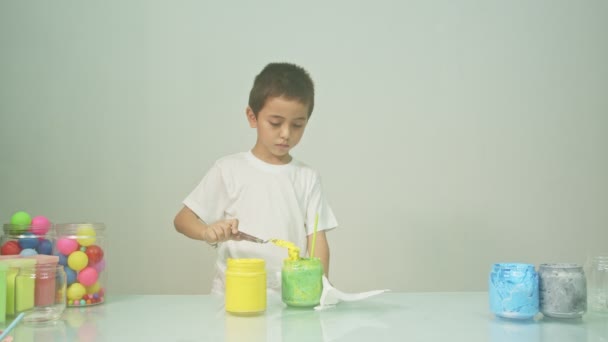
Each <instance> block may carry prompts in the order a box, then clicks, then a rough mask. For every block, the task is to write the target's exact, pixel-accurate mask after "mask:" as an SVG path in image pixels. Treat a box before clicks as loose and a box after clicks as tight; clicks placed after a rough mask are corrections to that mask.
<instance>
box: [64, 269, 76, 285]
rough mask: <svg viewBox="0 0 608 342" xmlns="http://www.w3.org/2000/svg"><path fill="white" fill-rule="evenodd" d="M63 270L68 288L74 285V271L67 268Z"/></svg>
mask: <svg viewBox="0 0 608 342" xmlns="http://www.w3.org/2000/svg"><path fill="white" fill-rule="evenodd" d="M63 269H64V271H65V276H66V280H67V283H68V286H70V285H72V284H74V283H75V282H76V271H74V270H73V269H71V268H69V267H67V266H64V267H63Z"/></svg>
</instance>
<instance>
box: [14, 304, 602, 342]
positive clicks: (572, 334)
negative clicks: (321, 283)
mask: <svg viewBox="0 0 608 342" xmlns="http://www.w3.org/2000/svg"><path fill="white" fill-rule="evenodd" d="M488 306H489V305H488V295H487V293H485V292H462V293H392V292H389V293H385V294H382V295H379V296H377V297H372V298H368V299H366V300H363V301H359V302H350V303H345V302H343V303H339V304H338V305H337V306H336V307H335V308H332V309H327V310H323V311H314V310H312V309H293V308H288V307H285V306H284V305H283V304H282V303H281V301H280V298H277V297H269V299H268V308H267V310H266V312H265V313H264V314H261V315H259V316H255V317H238V316H233V315H231V314H227V313H225V311H224V308H223V302H222V298H221V297H216V296H210V295H129V296H110V297H109V299H108V301H107V302H106V303H104V304H101V305H97V306H91V307H87V308H67V309H66V311H65V312H64V314H63V316H62V320H60V321H57V322H55V323H53V324H47V325H44V326H32V325H28V324H24V323H21V324H19V325H18V326H17V327H16V328H15V330H13V332H12V334H11V335H13V337H14V338H15V341H16V342H27V341H238V342H243V341H349V342H352V341H467V342H474V341H484V342H487V341H491V342H499V341H519V342H522V341H551V342H560V341H576V342H579V341H580V342H583V341H594V342H596V341H597V342H600V341H603V342H606V341H608V315H602V314H598V313H587V314H586V315H585V316H583V318H582V319H576V320H556V319H548V318H542V317H539V318H538V319H536V320H532V321H512V320H505V319H499V318H496V317H494V316H493V315H492V314H490V312H489V308H488ZM8 323H10V322H7V324H8Z"/></svg>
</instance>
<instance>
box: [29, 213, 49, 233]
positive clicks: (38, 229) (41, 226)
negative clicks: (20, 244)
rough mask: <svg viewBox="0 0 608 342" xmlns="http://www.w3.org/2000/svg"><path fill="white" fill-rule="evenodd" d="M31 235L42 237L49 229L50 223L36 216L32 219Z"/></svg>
mask: <svg viewBox="0 0 608 342" xmlns="http://www.w3.org/2000/svg"><path fill="white" fill-rule="evenodd" d="M31 225H32V229H31V231H32V233H34V234H36V235H44V234H46V233H47V232H48V231H49V228H51V221H49V219H47V218H46V217H44V216H36V217H34V218H32V224H31Z"/></svg>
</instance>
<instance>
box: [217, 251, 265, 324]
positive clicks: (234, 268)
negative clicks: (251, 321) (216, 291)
mask: <svg viewBox="0 0 608 342" xmlns="http://www.w3.org/2000/svg"><path fill="white" fill-rule="evenodd" d="M265 265H266V263H265V262H264V260H263V259H232V258H228V260H227V263H226V294H225V301H226V303H225V304H226V311H227V312H230V313H233V314H240V315H249V314H258V313H261V312H264V311H265V310H266V269H265Z"/></svg>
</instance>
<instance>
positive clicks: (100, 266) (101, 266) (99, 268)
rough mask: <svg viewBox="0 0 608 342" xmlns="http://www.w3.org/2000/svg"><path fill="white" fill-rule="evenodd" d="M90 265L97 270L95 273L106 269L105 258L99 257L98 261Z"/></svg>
mask: <svg viewBox="0 0 608 342" xmlns="http://www.w3.org/2000/svg"><path fill="white" fill-rule="evenodd" d="M92 267H93V268H94V269H95V270H96V271H97V273H101V272H103V270H105V269H106V259H101V261H100V262H98V263H96V264H94V265H92Z"/></svg>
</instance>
